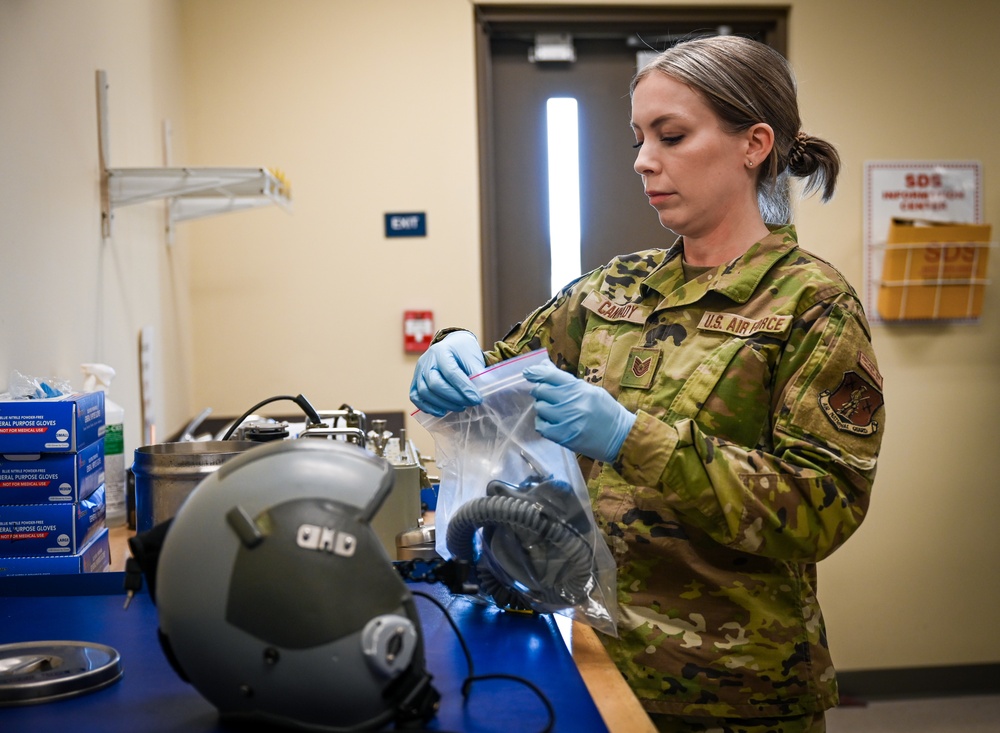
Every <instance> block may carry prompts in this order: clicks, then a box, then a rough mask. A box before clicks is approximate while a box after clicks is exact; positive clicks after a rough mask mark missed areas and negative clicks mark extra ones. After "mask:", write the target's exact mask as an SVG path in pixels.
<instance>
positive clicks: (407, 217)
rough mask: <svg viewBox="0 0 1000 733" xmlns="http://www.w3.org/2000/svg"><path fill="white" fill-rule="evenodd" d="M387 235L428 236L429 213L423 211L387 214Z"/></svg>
mask: <svg viewBox="0 0 1000 733" xmlns="http://www.w3.org/2000/svg"><path fill="white" fill-rule="evenodd" d="M385 236H387V237H426V236H427V214H426V213H424V212H422V211H420V212H414V213H410V214H386V215H385Z"/></svg>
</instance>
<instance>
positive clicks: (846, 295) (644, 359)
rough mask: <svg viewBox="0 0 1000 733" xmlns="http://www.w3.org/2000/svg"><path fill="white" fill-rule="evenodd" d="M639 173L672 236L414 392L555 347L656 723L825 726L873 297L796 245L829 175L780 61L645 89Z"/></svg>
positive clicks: (553, 417) (629, 662)
mask: <svg viewBox="0 0 1000 733" xmlns="http://www.w3.org/2000/svg"><path fill="white" fill-rule="evenodd" d="M632 126H633V129H634V131H635V136H636V148H637V150H638V153H637V157H636V162H635V170H636V172H637V173H638V174H639V175H640V176H641V177H642V181H643V185H644V188H645V193H646V195H647V196H648V197H649V203H650V205H651V206H652V207H653V208H654V209H655V210H656V211H657V214H658V216H659V219H660V222H661V223H662V224H663V226H664V227H665V228H667V229H669V230H671V231H672V232H674V233H675V234H677V235H678V239H677V241H676V242H674V244H673V246H671V247H670V248H668V249H665V250H659V249H658V250H649V251H644V252H637V253H634V254H630V255H625V256H622V257H619V258H616V259H615V260H613V261H612V262H610V263H609V264H608V265H606V266H604V267H602V268H599V269H597V270H594V271H593V272H590V273H588V274H586V275H583V276H582V277H581V278H579V279H578V280H576V281H575V282H573V283H570V284H569V285H567V286H566V287H565V288H563V290H562V291H561V292H559V293H558V294H557V295H556V296H555V297H554V298H553V299H552V300H551V301H549V302H548V303H546V304H545V305H543V306H542V307H541V308H539V309H538V310H536V311H535V312H533V313H531V314H530V315H528V317H527V318H526V319H525V320H524V321H523V322H522V323H519V324H517V325H515V326H514V328H513V329H512V330H511V331H510V333H509V334H508V335H507V336H506V337H505V338H504V339H503V340H502V341H500V342H498V343H497V344H495V345H494V346H493V348H492V349H491V350H490V351H488V352H487V353H485V354H484V353H483V352H482V350H481V349H480V346H479V343H478V341H477V340H476V338H475V336H473V335H472V334H471V333H469V332H468V331H462V330H458V329H446V330H445V331H443V332H439V334H438V335H437V336H436V337H435V343H434V345H432V346H431V348H430V350H429V351H428V352H427V353H426V354H425V355H424V356H422V357H421V359H420V360H419V362H418V364H417V368H416V373H415V374H414V379H413V384H412V386H411V391H410V395H411V399H412V400H413V402H414V404H416V405H417V406H418V407H420V408H421V409H423V410H425V411H427V412H430V413H432V414H435V415H441V414H444V413H445V412H447V411H450V410H460V409H464V408H465V407H467V406H470V405H474V404H478V402H479V400H480V397H479V395H478V392H477V391H476V389H475V387H474V386H473V384H472V382H470V381H469V379H468V375H470V374H473V373H475V372H477V371H479V370H481V369H482V368H483V366H484V365H486V364H493V363H496V362H498V361H501V360H504V359H507V358H510V357H512V356H514V355H517V354H521V353H525V352H528V351H531V350H534V349H538V348H545V349H547V350H548V353H549V355H550V357H551V360H552V362H553V364H551V365H550V364H545V365H543V366H541V367H531V368H529V369H528V370H526V371H525V377H526V378H527V379H528V380H529V381H531V382H533V383H535V386H534V388H533V395H534V397H535V401H536V403H535V406H536V409H537V421H536V427H537V429H538V430H539V432H540V433H541V434H542V435H544V436H546V437H547V438H550V439H552V440H554V441H556V442H557V443H560V444H562V445H564V446H566V447H568V448H570V449H571V450H573V451H575V452H576V453H577V454H579V456H580V461H581V466H582V468H583V472H584V476H585V477H586V478H587V480H588V487H589V490H590V495H591V500H592V504H593V508H594V513H595V517H596V519H597V523H598V526H599V528H600V529H601V531H602V533H603V535H604V537H605V539H606V540H607V542H608V544H609V546H610V547H611V550H612V553H613V554H614V556H615V559H616V564H617V568H618V601H619V609H620V619H619V625H618V631H619V636H618V638H608V637H605V638H604V639H603V641H604V642H605V645H606V646H607V648H608V651H609V652H610V654H611V656H612V658H613V659H614V660H615V663H616V664H617V665H618V667H619V668H620V670H621V671H622V674H623V675H624V676H625V678H626V679H627V680H628V682H629V683H630V685H631V687H632V689H633V690H634V691H635V693H636V695H637V696H638V698H639V699H640V701H641V702H642V703H643V705H644V706H645V708H646V709H647V711H649V713H650V715H651V717H652V718H653V720H654V722H655V723H656V725H657V727H658V728H659V729H660V730H663V731H708V730H723V731H733V732H736V731H747V732H748V733H763V732H764V731H776V732H778V733H800V732H805V731H808V732H809V733H815V732H817V731H823V730H825V723H824V715H823V711H824V710H826V709H827V708H829V707H831V706H833V705H835V704H836V703H837V699H838V698H837V685H836V677H835V673H834V668H833V665H832V662H831V658H830V653H829V650H828V648H827V639H826V633H825V629H824V623H823V617H822V614H821V612H820V608H819V604H818V602H817V598H816V563H817V562H818V561H819V560H821V559H823V558H824V557H826V556H827V555H829V554H830V553H832V552H833V551H834V550H836V549H837V548H838V547H839V546H840V545H841V544H842V543H843V542H844V541H845V540H847V538H848V537H850V536H851V535H852V534H853V533H854V531H855V530H856V529H857V528H858V526H859V525H860V524H861V521H862V519H863V518H864V516H865V512H866V510H867V507H868V499H869V492H870V490H871V486H872V481H873V479H874V476H875V464H876V458H877V455H878V450H879V444H880V442H881V438H882V433H883V427H884V407H883V398H882V378H881V376H880V375H879V372H878V368H877V366H876V361H875V355H874V353H873V350H872V346H871V339H870V333H869V327H868V323H867V321H866V319H865V315H864V312H863V310H862V306H861V303H860V302H859V299H858V297H857V295H856V293H855V292H854V290H853V289H852V288H851V286H850V285H849V284H848V283H847V282H846V281H845V280H844V278H843V277H842V276H841V275H840V273H839V272H837V270H835V269H834V268H833V267H832V266H831V265H830V264H828V263H826V262H824V261H823V260H821V259H819V258H818V257H816V256H815V255H813V254H810V253H809V252H807V251H806V250H803V249H800V248H799V246H798V243H797V236H796V232H795V229H794V227H792V226H790V225H788V224H787V223H786V222H787V218H788V211H789V207H788V203H787V198H788V197H787V190H788V186H787V178H788V176H789V175H791V176H795V177H800V178H804V179H805V181H806V190H807V191H811V190H813V189H817V188H821V189H822V193H823V199H824V200H826V199H828V198H829V197H830V196H831V195H832V194H833V190H834V186H835V183H836V178H837V173H838V170H839V159H838V157H837V153H836V151H835V150H834V149H833V147H832V146H830V145H829V144H828V143H826V142H824V141H822V140H819V139H817V138H814V137H810V136H808V135H806V134H804V133H803V132H802V131H801V129H800V120H799V114H798V105H797V101H796V92H795V87H794V82H793V80H792V76H791V73H790V71H789V69H788V66H787V63H786V62H785V60H784V59H783V58H782V57H781V56H780V55H779V54H777V53H776V52H774V51H773V50H771V49H770V48H768V47H767V46H765V45H763V44H760V43H756V42H753V41H748V40H745V39H742V38H738V37H733V36H719V37H714V38H707V39H698V40H693V41H687V42H684V43H681V44H678V45H676V46H674V47H673V48H671V49H670V50H668V51H666V52H664V53H663V54H661V55H660V56H659V57H657V58H656V59H655V60H654V61H652V62H651V63H650V64H649V65H648V66H647V67H645V68H644V69H642V70H641V71H640V72H639V74H638V75H637V76H636V78H635V80H634V82H633V85H632Z"/></svg>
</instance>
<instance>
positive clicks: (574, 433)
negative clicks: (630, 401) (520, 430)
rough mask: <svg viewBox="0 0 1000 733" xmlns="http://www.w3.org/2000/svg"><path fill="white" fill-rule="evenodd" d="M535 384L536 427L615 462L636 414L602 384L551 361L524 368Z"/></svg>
mask: <svg viewBox="0 0 1000 733" xmlns="http://www.w3.org/2000/svg"><path fill="white" fill-rule="evenodd" d="M524 378H525V379H527V380H528V381H529V382H532V383H534V385H535V386H534V387H532V388H531V396H532V397H534V398H535V412H536V417H535V429H536V430H537V431H538V432H539V433H541V434H542V436H543V437H546V438H548V439H549V440H551V441H554V442H556V443H559V445H562V446H564V447H566V448H569V449H570V450H571V451H573V452H574V453H580V454H582V455H585V456H588V457H590V458H595V459H597V460H599V461H605V462H608V461H613V460H614V459H615V458H617V457H618V452H619V451H620V450H621V449H622V443H624V442H625V438H626V437H628V434H629V431H630V430H631V429H632V425H633V424H634V423H635V415H633V414H632V413H631V412H629V411H628V410H626V409H625V408H624V407H622V406H621V405H620V404H618V402H617V401H616V400H615V398H614V397H612V396H611V394H610V393H609V392H608V391H607V390H606V389H604V388H602V387H597V386H595V385H593V384H589V383H587V382H585V381H583V380H582V379H577V378H576V377H574V376H573V375H572V374H569V373H568V372H564V371H563V370H562V369H560V368H559V367H557V366H556V365H555V364H553V363H552V362H551V361H544V362H542V363H540V364H536V365H535V366H530V367H528V368H527V369H525V370H524Z"/></svg>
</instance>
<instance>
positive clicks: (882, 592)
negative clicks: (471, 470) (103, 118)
mask: <svg viewBox="0 0 1000 733" xmlns="http://www.w3.org/2000/svg"><path fill="white" fill-rule="evenodd" d="M685 4H686V3H685ZM708 4H712V5H722V4H726V3H708ZM730 4H736V5H753V4H756V3H754V2H733V3H730ZM789 5H790V7H791V14H790V26H789V29H790V56H791V58H792V62H793V64H794V66H795V68H796V71H797V74H798V79H799V85H800V96H801V103H802V113H803V118H804V123H805V128H806V129H807V130H809V131H811V132H814V133H815V134H818V135H822V136H824V137H828V138H829V139H831V140H832V141H834V142H835V143H837V144H838V146H839V148H840V150H841V153H842V154H843V156H844V163H845V167H844V172H843V177H842V180H841V185H840V189H839V191H838V194H837V196H836V198H835V199H834V200H833V201H832V202H831V203H830V204H828V205H826V206H822V207H821V206H820V205H819V204H818V203H816V202H813V201H809V202H806V203H804V204H803V205H802V206H801V208H800V212H799V216H798V225H799V230H800V235H801V239H802V241H803V243H804V245H805V246H807V247H808V248H810V249H812V250H814V251H815V252H817V253H818V254H820V255H822V256H824V257H826V258H828V259H830V260H832V261H833V262H835V263H836V264H837V265H839V266H840V267H841V269H842V270H843V271H844V272H845V274H846V275H847V276H848V277H849V279H851V280H852V281H853V282H854V283H855V284H857V285H858V286H859V287H860V285H861V281H862V247H861V243H862V172H863V166H864V163H865V162H866V161H869V160H884V159H918V160H935V159H948V160H956V159H957V160H978V161H981V162H982V164H983V169H984V185H985V194H986V195H985V199H984V201H985V218H986V219H987V220H988V221H992V222H994V223H997V222H1000V198H998V197H997V195H996V193H995V187H996V184H995V181H996V171H997V170H1000V149H998V147H997V146H996V145H994V144H993V137H994V134H993V127H994V120H996V119H998V117H1000V114H998V113H1000V109H998V107H1000V102H998V101H997V95H996V93H995V90H996V89H997V88H1000V63H998V57H997V52H996V50H995V48H996V46H995V44H994V42H993V39H992V33H993V31H994V29H995V28H997V27H998V26H1000V5H998V4H997V3H996V2H994V0H978V1H976V0H955V1H954V2H951V3H946V4H944V3H934V2H920V3H914V2H912V1H910V0H881V1H880V2H871V0H838V2H828V1H825V0H793V1H792V2H790V3H789ZM56 9H58V12H56ZM472 22H473V6H472V4H470V2H468V0H420V2H414V1H413V0H366V1H365V2H360V1H358V2H346V1H345V0H292V1H291V2H286V3H274V2H269V1H265V0H179V1H178V2H170V1H168V0H159V1H155V0H149V2H125V1H124V0H121V1H120V2H111V1H110V0H105V1H102V2H99V1H97V0H86V1H85V2H78V3H60V2H57V1H56V0H48V1H46V0H33V1H32V2H30V3H29V2H5V3H0V94H2V96H0V98H2V99H3V105H2V106H0V150H2V151H3V152H2V156H3V157H2V158H0V161H2V162H3V163H4V164H5V165H4V166H3V167H4V168H5V169H6V170H8V171H11V170H13V171H17V174H16V175H15V176H10V175H8V176H5V180H4V182H3V184H0V185H2V186H3V187H4V188H3V192H4V195H3V196H2V197H0V212H2V214H0V216H2V228H0V237H2V242H3V245H2V246H3V261H2V262H0V267H2V268H3V269H2V272H3V290H2V292H0V335H2V337H3V341H2V343H3V347H2V351H0V373H2V374H5V373H6V372H7V371H9V369H10V368H25V369H31V370H38V371H54V372H61V373H65V374H68V375H70V376H73V375H74V374H75V369H76V364H77V363H78V362H80V361H85V360H91V359H95V358H98V357H100V358H103V359H106V360H109V361H111V362H112V363H115V362H117V363H119V364H126V367H125V368H124V369H122V372H123V374H122V377H120V379H122V380H123V383H122V387H123V388H124V390H123V392H124V394H123V393H122V391H120V390H117V389H116V391H115V396H116V397H118V396H119V395H121V396H122V397H124V399H122V401H123V402H124V403H125V406H126V408H127V409H128V410H129V412H130V414H136V412H137V410H138V395H137V386H136V385H137V375H136V374H135V373H134V369H135V367H134V362H130V359H131V358H132V353H133V350H134V343H135V339H136V335H137V333H138V329H139V328H140V327H141V326H142V325H145V324H146V323H147V322H151V323H153V324H154V325H155V326H156V327H157V330H158V333H159V334H160V336H161V338H162V340H163V342H164V343H163V345H162V348H161V350H160V362H159V364H158V365H159V367H160V380H161V382H162V389H161V398H160V399H161V402H160V405H159V409H158V414H159V416H160V418H161V419H160V422H161V424H162V430H163V431H173V430H175V429H177V428H178V427H180V426H181V424H182V422H183V420H184V419H185V418H186V417H187V416H189V415H191V414H193V413H194V412H196V411H197V410H199V409H200V408H202V407H205V406H212V407H213V408H215V410H216V411H217V412H218V413H221V414H232V413H234V412H238V411H241V410H243V409H245V408H246V407H249V406H250V405H251V404H253V403H254V402H256V401H258V400H260V399H262V398H264V397H268V396H271V395H274V394H279V393H299V392H301V393H303V394H305V395H306V396H307V397H309V398H310V399H311V400H312V401H313V402H314V403H315V404H316V405H317V406H318V407H321V408H334V407H339V406H340V404H342V403H344V402H348V403H350V404H352V405H354V406H355V407H358V408H360V409H365V410H370V411H376V410H395V409H399V410H409V409H410V408H409V404H408V400H407V397H406V392H407V388H408V385H409V378H410V374H411V371H412V368H413V363H414V358H413V357H409V356H406V355H404V354H403V351H402V345H401V334H400V326H401V323H400V321H401V318H402V311H403V310H404V309H407V308H421V309H423V308H426V309H432V310H434V312H435V315H436V316H437V321H438V324H439V325H448V324H459V325H465V326H469V327H471V328H479V326H480V321H481V310H480V286H479V269H480V264H479V239H478V231H479V229H478V227H479V210H478V200H479V199H478V196H479V194H478V169H477V163H476V160H477V142H476V134H477V133H476V89H475V76H474V58H473V40H472V39H473V35H472ZM95 68H107V70H108V73H109V78H110V81H111V83H112V92H111V138H112V151H111V152H112V162H113V163H114V164H118V165H151V164H155V163H156V162H157V161H158V160H159V159H160V152H159V151H160V141H161V134H160V120H161V119H162V118H163V117H172V118H173V119H174V129H175V137H176V138H178V139H179V140H180V141H183V143H184V145H183V146H181V147H180V148H178V146H179V141H178V140H175V154H174V158H175V162H176V163H187V164H192V165H255V166H256V165H264V166H275V167H278V168H281V169H282V170H283V171H285V172H286V173H287V175H288V177H289V179H290V181H291V183H292V189H293V190H292V194H293V199H294V213H292V214H291V215H289V214H286V213H285V212H283V211H281V210H280V209H277V208H273V207H272V208H268V209H261V210H258V211H252V212H247V213H240V214H229V215H225V216H221V217H218V218H214V219H209V220H204V221H197V222H189V223H183V224H181V225H179V241H178V244H177V246H175V247H174V248H173V249H167V248H166V246H165V244H164V243H163V240H162V235H161V233H160V232H159V227H161V226H162V210H161V208H160V207H158V206H156V205H153V204H148V205H142V206H139V207H134V210H128V209H123V210H121V213H120V214H119V216H118V222H117V227H116V234H115V238H114V241H113V243H112V244H111V245H110V246H108V245H101V243H100V236H99V220H98V203H97V187H96V171H97V167H96V166H97V158H96V128H95V118H94V106H93V105H94V102H93V70H94V69H95ZM185 108H186V109H187V111H188V113H187V115H186V116H183V115H182V112H183V111H184V109H185ZM411 210H416V211H426V212H427V214H428V228H429V236H428V237H427V238H426V239H420V240H406V239H403V240H388V241H387V240H385V239H384V238H383V235H382V215H383V214H384V213H385V212H388V211H411ZM111 253H113V255H112V254H111ZM187 257H190V270H188V269H187V268H186V267H185V266H184V265H185V261H186V258H187ZM12 262H13V264H14V266H15V267H14V269H12V268H11V263H12ZM53 263H55V264H53ZM994 270H995V268H994ZM14 272H16V273H17V275H16V276H15V275H14V274H13V273H14ZM102 278H103V279H104V282H103V283H102V282H101V279H102ZM52 281H55V282H57V284H58V285H59V288H58V290H59V294H57V295H56V296H55V299H54V300H49V301H46V305H45V307H42V308H40V309H39V310H38V311H37V312H35V313H29V312H28V311H26V310H25V309H24V308H23V307H21V306H20V305H19V303H21V302H23V301H24V300H25V299H26V298H29V297H34V293H35V292H36V291H38V290H40V289H41V288H43V287H46V288H47V287H48V284H49V283H50V282H52ZM993 287H994V288H995V287H997V286H996V285H994V286H993ZM72 289H75V290H76V296H75V297H74V296H72V295H70V294H69V293H68V292H67V291H69V290H72ZM109 293H110V294H109ZM119 303H122V304H124V307H123V308H121V309H118V310H116V308H115V306H116V305H117V304H119ZM63 313H73V314H74V316H75V317H76V318H77V319H78V321H76V322H74V323H72V324H71V323H68V322H67V321H66V320H65V317H64V316H63V315H62V314H63ZM189 314H190V315H189ZM189 325H190V328H189ZM189 339H190V340H189ZM875 344H876V349H877V351H878V354H879V358H880V366H881V368H882V371H883V374H884V376H885V378H886V398H887V405H888V410H889V420H888V422H889V428H888V431H887V433H886V439H885V443H884V451H883V458H882V463H881V468H880V474H879V480H878V482H877V484H876V493H875V495H874V498H873V502H872V510H871V514H870V518H869V519H868V521H867V522H866V524H865V525H864V526H863V527H862V529H861V530H860V532H859V533H858V535H857V537H855V538H854V539H853V540H852V541H851V542H850V543H848V545H847V546H846V547H845V548H844V549H843V550H841V551H840V552H838V553H837V554H836V555H834V556H833V557H832V558H831V559H829V560H828V561H825V562H824V563H823V564H822V565H821V570H820V578H821V586H822V591H821V597H822V600H823V603H824V607H825V609H826V615H827V621H828V626H829V632H830V638H831V644H832V647H833V651H834V659H835V661H836V662H837V664H838V665H839V666H840V667H841V668H843V669H871V668H883V667H901V666H923V665H946V664H963V663H977V662H1000V638H998V637H997V635H996V634H993V633H991V629H990V627H989V624H988V622H989V620H991V619H992V618H994V617H995V616H996V611H995V609H997V608H998V607H1000V584H998V583H997V582H996V580H995V572H994V571H993V570H992V565H993V564H994V563H995V561H996V558H997V557H998V556H1000V539H998V537H1000V535H998V534H997V533H996V531H995V526H994V525H995V517H996V516H997V515H998V514H1000V492H998V491H997V490H996V486H995V484H996V483H997V481H996V479H995V478H992V477H995V476H997V475H998V474H1000V451H997V450H996V449H995V448H994V445H993V444H994V440H993V439H992V432H993V431H992V428H993V424H994V414H995V413H996V411H997V409H998V408H1000V366H998V364H1000V294H998V293H996V292H990V293H988V296H987V305H986V312H985V313H984V316H983V318H982V320H981V323H979V324H977V325H972V326H940V327H923V326H921V327H909V328H900V327H886V326H879V327H877V329H876V332H875ZM412 432H413V434H414V437H415V438H416V439H417V441H418V444H419V445H420V446H421V447H422V448H423V449H424V450H425V451H426V452H428V453H432V452H433V449H432V444H431V443H430V442H429V440H428V438H427V436H426V433H423V431H422V430H421V429H420V428H419V427H416V426H414V429H413V431H412ZM133 440H134V439H133ZM133 445H134V443H133Z"/></svg>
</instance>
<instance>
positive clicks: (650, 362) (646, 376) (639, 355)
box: [621, 346, 660, 389]
mask: <svg viewBox="0 0 1000 733" xmlns="http://www.w3.org/2000/svg"><path fill="white" fill-rule="evenodd" d="M659 360H660V350H659V349H643V348H640V347H638V346H634V347H632V348H631V349H630V350H629V352H628V360H627V361H626V362H625V373H624V374H622V382H621V384H622V387H638V388H639V389H649V388H650V386H652V384H653V373H654V372H655V371H656V364H657V362H658V361H659Z"/></svg>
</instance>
